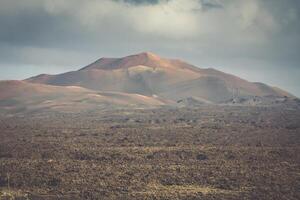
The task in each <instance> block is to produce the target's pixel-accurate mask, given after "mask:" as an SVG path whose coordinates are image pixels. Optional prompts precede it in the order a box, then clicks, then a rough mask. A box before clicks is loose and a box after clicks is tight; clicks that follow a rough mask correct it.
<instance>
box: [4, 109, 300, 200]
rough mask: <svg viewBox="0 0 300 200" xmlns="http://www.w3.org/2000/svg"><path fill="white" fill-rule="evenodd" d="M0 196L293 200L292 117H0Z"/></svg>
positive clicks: (297, 154) (297, 149)
mask: <svg viewBox="0 0 300 200" xmlns="http://www.w3.org/2000/svg"><path fill="white" fill-rule="evenodd" d="M0 138H1V140H0V188H1V189H0V199H12V198H16V199H104V200H105V199H125V200H126V199H132V200H134V199H172V200H173V199H175V200H176V199H236V200H241V199H253V200H256V199H279V200H282V199H289V200H293V199H294V200H298V199H300V190H299V188H300V146H299V145H300V110H299V109H293V108H289V107H281V106H279V107H246V106H241V107H239V106H200V107H199V108H197V109H188V108H181V109H170V108H162V109H154V110H118V111H101V112H100V111H99V112H97V111H95V112H91V113H80V114H74V113H73V114H62V113H60V114H59V113H39V114H32V115H26V116H20V115H19V116H7V115H6V116H5V115H4V116H2V117H0Z"/></svg>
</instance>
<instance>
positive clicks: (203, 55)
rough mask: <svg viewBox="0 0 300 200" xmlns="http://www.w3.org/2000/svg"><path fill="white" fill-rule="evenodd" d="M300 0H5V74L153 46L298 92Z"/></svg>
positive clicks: (0, 46) (0, 52)
mask: <svg viewBox="0 0 300 200" xmlns="http://www.w3.org/2000/svg"><path fill="white" fill-rule="evenodd" d="M299 20H300V1H299V0H85V1H82V0H22V1H20V0H0V79H1V80H4V79H25V78H28V77H30V76H34V75H37V74H41V73H50V74H57V73H62V72H66V71H70V70H77V69H79V68H82V67H84V66H86V65H87V64H89V63H92V62H93V61H95V60H97V59H99V58H101V57H122V56H127V55H132V54H136V53H139V52H145V51H150V52H154V53H156V54H158V55H161V56H162V57H168V58H178V59H182V60H185V61H187V62H189V63H191V64H193V65H196V66H198V67H201V68H208V67H212V68H215V69H218V70H221V71H224V72H227V73H231V74H234V75H237V76H240V77H242V78H244V79H247V80H249V81H253V82H264V83H267V84H269V85H272V86H277V87H280V88H282V89H285V90H287V91H289V92H291V93H292V94H294V95H296V96H298V97H300V66H299V65H300V53H299V52H300V23H299Z"/></svg>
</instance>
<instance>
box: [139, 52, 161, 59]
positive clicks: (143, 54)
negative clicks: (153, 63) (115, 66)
mask: <svg viewBox="0 0 300 200" xmlns="http://www.w3.org/2000/svg"><path fill="white" fill-rule="evenodd" d="M133 56H143V57H147V58H160V56H158V55H157V54H155V53H152V52H149V51H146V52H141V53H139V54H135V55H133Z"/></svg>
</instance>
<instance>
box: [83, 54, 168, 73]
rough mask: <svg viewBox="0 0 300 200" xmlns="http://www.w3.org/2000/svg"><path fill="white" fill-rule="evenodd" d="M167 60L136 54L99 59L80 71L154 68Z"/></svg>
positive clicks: (164, 63) (156, 56)
mask: <svg viewBox="0 0 300 200" xmlns="http://www.w3.org/2000/svg"><path fill="white" fill-rule="evenodd" d="M166 62H168V61H167V59H164V58H161V57H160V56H158V55H156V54H154V53H152V52H141V53H138V54H134V55H130V56H126V57H122V58H101V59H99V60H97V61H96V62H94V63H92V64H90V65H88V66H86V67H84V68H82V69H81V70H90V69H100V70H115V69H126V68H129V67H134V66H138V65H145V66H148V67H156V66H161V65H166Z"/></svg>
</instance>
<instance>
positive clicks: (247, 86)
mask: <svg viewBox="0 0 300 200" xmlns="http://www.w3.org/2000/svg"><path fill="white" fill-rule="evenodd" d="M26 81H27V82H31V83H41V84H49V85H57V86H80V87H84V88H88V89H91V90H98V91H106V92H108V91H109V92H122V93H131V94H140V95H146V96H159V97H162V98H166V99H171V100H175V101H177V100H180V99H184V98H189V97H193V98H196V99H202V100H204V101H206V102H207V101H208V102H214V103H219V102H225V101H227V100H229V99H231V98H233V97H235V96H240V97H250V96H291V95H290V94H288V93H287V92H285V91H283V90H280V89H277V88H274V87H271V86H268V85H266V84H263V83H253V82H249V81H246V80H243V79H241V78H239V77H236V76H233V75H230V74H226V73H223V72H221V71H218V70H215V69H212V68H208V69H203V68H198V67H196V66H193V65H191V64H188V63H186V62H184V61H181V60H177V59H166V58H161V57H160V56H158V55H155V54H153V53H149V52H145V53H140V54H137V55H131V56H127V57H123V58H101V59H99V60H97V61H95V62H94V63H92V64H90V65H88V66H86V67H84V68H82V69H80V70H78V71H71V72H67V73H63V74H58V75H47V74H42V75H38V76H36V77H32V78H29V79H27V80H26Z"/></svg>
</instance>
